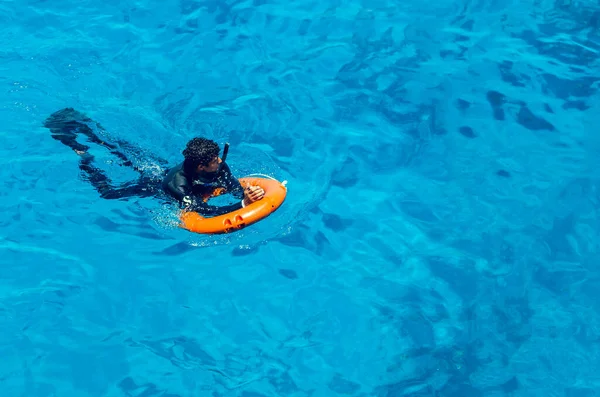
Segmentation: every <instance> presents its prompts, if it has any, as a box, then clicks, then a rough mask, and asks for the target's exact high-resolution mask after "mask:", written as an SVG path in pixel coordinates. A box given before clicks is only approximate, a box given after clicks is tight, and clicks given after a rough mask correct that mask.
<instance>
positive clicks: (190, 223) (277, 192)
mask: <svg viewBox="0 0 600 397" xmlns="http://www.w3.org/2000/svg"><path fill="white" fill-rule="evenodd" d="M239 181H240V183H241V184H242V187H244V188H245V187H247V186H260V187H262V188H263V190H264V191H265V195H264V197H263V198H262V199H260V200H258V201H256V202H254V203H252V204H250V205H247V206H246V207H244V208H240V209H239V210H236V211H233V212H230V213H227V214H223V215H219V216H215V217H212V218H205V217H203V216H202V215H200V214H198V213H197V212H192V211H182V212H181V214H180V220H181V225H180V226H181V227H182V228H184V229H186V230H189V231H190V232H194V233H201V234H222V233H231V232H235V231H238V230H241V229H243V228H245V227H247V226H250V225H252V224H253V223H256V222H258V221H260V220H262V219H264V218H266V217H268V216H269V215H271V214H272V213H273V212H275V211H276V210H277V209H278V208H279V207H280V206H281V204H283V201H284V200H285V197H286V195H287V188H286V186H285V182H284V183H281V182H279V181H277V180H275V179H268V178H240V179H239ZM222 193H223V191H222V190H221V189H215V192H213V194H212V195H211V196H210V197H214V196H218V195H220V194H222ZM210 197H206V198H205V200H208V199H209V198H210Z"/></svg>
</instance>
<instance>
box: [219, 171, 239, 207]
mask: <svg viewBox="0 0 600 397" xmlns="http://www.w3.org/2000/svg"><path fill="white" fill-rule="evenodd" d="M219 172H220V173H221V175H219V177H220V178H221V180H222V181H223V185H224V186H225V189H227V193H229V194H231V195H232V196H233V197H235V198H237V199H240V200H243V199H244V188H243V187H242V185H241V184H240V181H238V179H237V178H236V177H234V176H233V175H232V174H231V169H229V166H228V165H227V163H225V162H223V163H222V164H221V170H220V171H219Z"/></svg>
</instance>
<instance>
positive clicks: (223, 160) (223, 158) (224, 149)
mask: <svg viewBox="0 0 600 397" xmlns="http://www.w3.org/2000/svg"><path fill="white" fill-rule="evenodd" d="M227 153H229V142H226V143H225V147H224V148H223V156H222V157H221V161H222V162H225V159H227Z"/></svg>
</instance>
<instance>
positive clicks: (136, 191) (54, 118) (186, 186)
mask: <svg viewBox="0 0 600 397" xmlns="http://www.w3.org/2000/svg"><path fill="white" fill-rule="evenodd" d="M44 127H46V128H48V129H49V130H50V132H51V136H52V137H53V138H54V139H56V140H58V141H60V142H61V143H63V144H64V145H66V146H68V147H70V148H71V149H72V150H73V151H74V152H75V153H77V154H78V155H79V156H80V157H81V160H80V162H79V169H80V170H81V171H83V172H84V174H85V175H86V179H87V180H88V181H89V182H90V183H91V184H92V186H94V188H95V189H96V190H97V191H98V192H99V193H100V197H102V198H104V199H109V200H111V199H127V198H129V197H157V198H163V199H164V196H165V193H166V195H167V196H168V197H170V198H171V199H175V200H176V201H177V202H178V204H179V205H180V207H181V208H185V209H186V210H189V211H195V212H198V213H199V214H200V215H203V216H217V215H222V214H225V213H228V212H231V211H235V210H237V209H239V208H243V207H245V206H247V205H248V204H251V203H253V202H255V201H258V200H260V199H262V198H263V197H264V193H265V192H264V190H263V189H262V188H260V187H258V186H250V187H247V188H246V189H243V188H242V186H241V184H240V183H239V181H238V180H237V178H235V177H234V176H233V175H232V173H231V170H230V168H229V166H228V165H227V163H226V162H225V161H223V159H222V158H221V157H219V152H220V150H219V146H218V144H217V143H216V142H215V141H212V140H210V139H207V138H193V139H191V140H190V141H189V142H188V143H187V145H186V148H185V149H184V150H183V152H182V154H183V156H184V160H183V162H182V163H180V164H179V165H177V166H175V167H173V168H171V169H170V170H168V171H166V173H165V175H164V176H163V177H162V178H157V177H156V176H153V175H146V174H145V173H144V170H142V169H139V168H138V167H136V166H134V165H133V163H132V162H131V161H130V160H129V159H128V158H127V156H126V155H125V154H124V153H123V152H122V151H119V150H118V148H119V147H123V148H124V147H127V148H128V149H130V150H132V151H138V149H136V148H135V147H133V146H132V145H130V144H128V143H127V142H124V141H121V140H116V142H117V145H115V144H111V143H108V142H106V141H105V140H103V139H100V138H99V137H98V135H96V133H95V132H94V127H95V128H96V129H98V130H103V128H102V126H101V125H100V124H98V123H96V122H94V121H93V120H91V119H90V118H89V117H87V116H85V115H84V114H82V113H80V112H78V111H76V110H74V109H73V108H65V109H62V110H59V111H57V112H55V113H52V114H51V115H50V116H49V117H48V118H47V119H46V120H45V122H44ZM78 134H83V135H85V136H86V137H87V138H88V140H89V141H90V142H92V143H95V144H98V145H100V146H103V147H106V148H107V149H109V151H110V152H111V153H112V154H113V155H115V156H116V157H118V158H119V159H120V160H121V165H123V166H128V167H131V168H132V169H134V170H135V171H137V172H139V173H140V177H139V178H138V179H137V180H136V181H132V182H127V183H123V184H121V185H120V186H113V183H112V181H111V180H110V179H109V178H108V177H107V176H106V175H105V174H104V172H103V171H102V170H100V169H99V168H96V167H95V166H94V165H93V161H94V157H93V156H92V155H90V154H89V153H88V149H89V146H87V145H84V144H82V143H79V142H77V140H76V139H77V136H78ZM223 157H225V155H223ZM153 160H154V162H155V163H158V164H160V165H162V166H166V164H167V162H166V161H165V160H163V159H160V158H154V159H153ZM215 188H221V189H223V191H224V193H228V194H231V195H232V196H233V197H235V198H236V199H238V200H240V201H239V202H237V203H234V204H232V205H228V206H213V205H208V204H207V203H206V202H205V200H204V198H205V197H206V195H207V194H209V193H210V192H212V191H213V189H215Z"/></svg>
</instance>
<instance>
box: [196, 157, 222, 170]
mask: <svg viewBox="0 0 600 397" xmlns="http://www.w3.org/2000/svg"><path fill="white" fill-rule="evenodd" d="M221 162H222V161H221V158H220V157H219V156H217V157H215V158H214V159H213V160H212V161H211V162H210V163H208V165H204V166H202V165H199V166H198V172H217V170H218V169H219V166H220V165H221Z"/></svg>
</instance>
